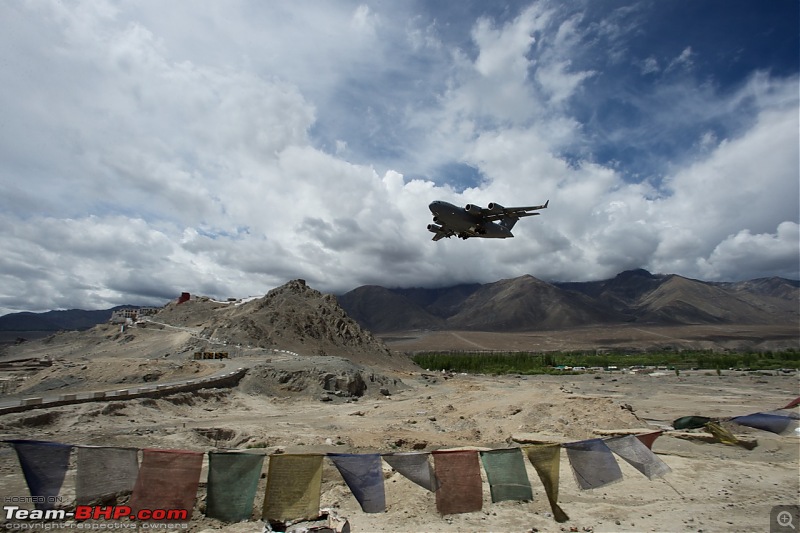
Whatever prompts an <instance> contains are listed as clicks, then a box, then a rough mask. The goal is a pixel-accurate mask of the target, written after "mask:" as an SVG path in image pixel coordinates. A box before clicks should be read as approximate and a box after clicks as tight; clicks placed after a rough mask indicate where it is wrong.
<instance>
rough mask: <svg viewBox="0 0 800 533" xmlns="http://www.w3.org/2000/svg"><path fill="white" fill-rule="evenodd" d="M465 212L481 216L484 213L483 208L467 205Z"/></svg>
mask: <svg viewBox="0 0 800 533" xmlns="http://www.w3.org/2000/svg"><path fill="white" fill-rule="evenodd" d="M464 210H465V211H466V212H467V213H469V214H471V215H480V214H481V213H482V212H483V208H481V207H480V206H477V205H475V204H467V205H466V206H464Z"/></svg>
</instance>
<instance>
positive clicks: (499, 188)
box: [0, 2, 800, 313]
mask: <svg viewBox="0 0 800 533" xmlns="http://www.w3.org/2000/svg"><path fill="white" fill-rule="evenodd" d="M315 5H316V6H317V8H318V9H316V10H314V9H308V10H307V9H299V8H297V9H296V8H294V7H292V6H289V5H272V4H261V3H249V2H243V3H239V4H233V5H232V6H231V7H230V8H229V9H227V8H226V9H225V10H224V11H225V12H224V13H222V12H220V11H219V10H220V8H219V7H216V6H215V5H214V4H211V5H207V6H205V7H203V8H202V9H190V10H188V11H187V10H186V9H185V7H181V5H180V4H168V5H165V6H162V8H163V9H161V8H160V9H158V10H151V9H149V8H147V6H134V5H130V4H128V5H124V4H123V5H118V4H113V3H105V2H86V3H76V4H74V5H71V6H70V7H63V6H61V5H59V4H18V3H14V4H4V5H3V6H2V7H0V10H2V13H0V30H2V31H0V60H2V61H3V62H4V65H7V66H8V68H4V69H3V70H2V71H0V97H1V98H3V101H5V102H12V103H13V105H9V106H7V110H6V112H5V114H4V120H3V121H2V122H1V123H0V185H1V186H2V195H0V222H2V223H3V226H4V227H5V228H7V230H6V231H4V232H2V233H1V234H0V246H2V248H3V250H4V254H2V255H0V286H2V289H0V313H3V312H10V311H18V310H46V309H52V308H67V307H82V308H102V307H109V306H112V305H117V304H123V303H131V304H149V303H159V302H161V301H164V300H165V299H168V298H171V297H174V296H177V295H178V294H179V293H180V292H181V291H190V292H194V293H202V294H208V295H211V296H215V297H229V296H247V295H255V294H263V293H265V292H266V291H268V290H269V289H271V288H273V287H275V286H277V285H279V284H281V283H284V282H285V281H287V280H289V279H292V278H298V277H300V278H305V279H307V280H308V282H309V283H310V284H311V285H312V286H313V287H315V288H318V289H320V290H323V291H329V292H344V291H347V290H350V289H353V288H355V287H357V286H359V285H362V284H368V283H375V284H381V285H385V286H391V287H410V286H444V285H452V284H456V283H465V282H476V281H477V282H488V281H495V280H497V279H500V278H507V277H512V276H518V275H522V274H532V275H534V276H537V277H540V278H542V279H546V280H563V281H567V280H587V279H600V278H604V277H611V276H613V275H615V274H616V273H618V272H619V271H621V270H624V269H628V268H638V267H644V268H649V269H651V270H654V271H657V272H674V273H678V274H682V275H687V276H693V277H700V278H705V279H720V280H722V279H743V278H748V277H756V276H766V275H784V276H788V277H797V276H798V273H797V271H798V266H797V255H798V254H797V242H798V239H797V232H798V225H797V223H798V205H797V198H798V181H797V175H798V160H800V157H799V156H798V142H797V140H798V124H797V123H798V119H797V117H798V98H797V94H796V87H797V78H796V77H793V78H788V79H787V78H778V77H771V76H770V75H768V74H766V73H764V72H761V73H756V74H753V75H752V76H751V77H750V78H749V79H748V81H747V82H746V83H744V84H743V85H742V86H740V87H738V88H737V89H735V90H729V91H727V92H726V93H724V94H722V93H718V92H717V91H715V90H714V88H713V87H709V86H708V85H702V84H698V85H697V86H690V85H686V84H690V83H692V82H691V81H686V80H681V81H680V84H681V85H677V84H675V85H671V86H668V85H666V84H665V85H663V86H659V87H654V88H653V89H652V90H650V92H649V93H648V94H649V95H650V96H649V98H650V99H649V100H646V99H644V97H642V99H641V100H640V101H637V102H636V105H638V106H641V107H642V108H646V107H647V106H648V105H652V103H653V102H654V101H657V102H658V103H659V106H658V109H655V108H654V109H652V111H653V112H652V115H653V117H654V118H653V119H652V121H651V122H647V123H646V124H642V125H641V126H637V127H636V129H632V128H628V127H618V128H610V129H609V135H608V137H609V138H611V139H613V142H614V143H616V145H620V146H621V145H624V144H626V143H628V144H630V145H635V144H636V143H637V142H639V141H640V140H641V137H642V135H641V132H642V131H653V130H655V129H657V128H659V127H661V128H664V127H666V126H668V129H669V131H672V132H674V131H677V129H679V128H681V127H683V126H682V125H681V124H683V123H678V122H679V121H678V119H675V118H674V117H673V116H672V115H673V114H674V110H675V109H676V108H677V109H680V110H681V113H680V114H681V117H683V118H682V119H681V120H684V121H685V122H686V123H688V122H690V118H689V117H691V116H692V113H694V114H695V116H697V115H700V116H701V118H702V120H701V122H702V125H701V126H702V127H698V128H696V131H694V130H692V132H693V136H692V138H691V139H690V140H689V141H687V145H688V146H689V147H695V148H696V150H695V151H692V150H688V151H686V152H681V153H680V157H675V158H673V160H672V163H671V167H670V171H669V172H668V173H667V174H666V175H665V176H663V179H661V180H653V179H644V180H641V179H640V180H632V179H630V177H629V176H628V175H626V174H625V173H624V172H621V171H620V170H619V169H618V168H616V167H615V166H613V165H610V164H604V163H603V162H601V161H599V160H598V158H597V157H594V156H593V154H592V151H593V150H594V149H596V148H597V146H598V145H596V144H594V143H595V141H596V140H595V138H594V135H595V134H592V133H590V132H588V131H587V125H591V124H590V123H589V122H585V121H582V119H581V117H580V116H579V115H578V114H577V113H576V112H575V106H576V102H579V101H581V100H582V99H584V98H585V97H586V95H587V94H588V93H587V86H589V85H590V84H592V83H598V81H599V78H600V77H602V75H603V71H602V69H600V68H599V67H597V66H594V67H593V66H591V65H590V62H587V60H586V56H585V54H586V50H587V46H590V45H591V46H595V44H596V43H595V42H592V43H587V41H586V39H585V34H586V28H587V24H589V22H588V21H587V20H586V19H585V15H583V14H576V13H572V12H565V11H562V10H561V9H560V8H559V5H558V4H556V3H548V2H535V3H532V4H531V5H525V6H521V7H520V9H519V10H518V11H517V12H514V13H512V14H511V15H510V16H507V17H505V18H502V19H501V18H498V17H495V16H492V15H489V14H486V13H481V14H475V15H471V14H469V13H466V14H465V15H464V17H465V18H464V19H463V20H462V21H460V23H461V24H462V26H463V27H462V28H461V29H458V28H454V27H453V26H450V25H448V22H447V21H444V20H440V19H437V18H436V16H435V13H434V14H431V13H417V12H411V11H410V8H409V7H408V6H405V5H403V6H389V5H383V4H372V3H370V2H367V3H361V4H356V3H349V2H342V3H338V2H337V3H328V2H319V3H317V4H315ZM223 14H224V15H225V16H222V15H223ZM620 16H621V15H620V13H619V12H615V13H614V14H613V17H612V16H610V18H612V19H613V20H614V24H605V25H604V24H602V23H598V22H592V24H594V25H595V26H596V27H599V28H602V29H603V31H602V32H600V33H601V34H602V35H606V36H611V35H613V48H614V50H615V59H614V61H617V62H620V63H619V64H622V63H621V62H622V61H623V59H624V58H625V57H626V53H628V52H627V51H626V50H627V49H626V47H625V46H624V38H623V37H624V35H625V31H626V30H625V28H626V27H631V26H632V23H631V22H630V21H628V22H627V23H626V25H623V24H621V22H620V20H621V19H620V18H619V17H620ZM626 16H628V15H626ZM615 17H616V18H615ZM181 21H183V22H181ZM197 27H201V28H204V31H203V32H202V34H203V38H202V39H198V36H197V31H195V30H194V28H197ZM612 29H613V31H612ZM454 35H455V36H457V38H454ZM211 42H213V43H214V45H213V46H211V45H210V44H209V43H211ZM636 57H648V58H653V62H651V61H650V59H647V60H645V62H644V63H641V62H640V63H638V64H637V63H636V59H635V58H633V57H631V58H630V63H631V65H633V68H635V69H636V70H637V71H638V72H639V73H640V74H641V73H645V74H650V75H651V76H652V75H653V74H658V72H657V70H656V69H657V67H658V64H657V62H655V59H654V58H655V56H654V55H648V54H647V53H644V55H642V54H639V55H637V56H636ZM694 59H695V52H693V51H692V48H691V47H689V46H687V47H685V48H684V53H682V54H680V55H679V56H678V57H677V58H675V59H674V61H672V63H673V64H675V66H676V67H677V65H678V64H681V65H683V66H687V65H689V64H690V63H691V62H692V61H693V60H694ZM690 89H697V90H690ZM653 95H655V96H653ZM687 95H689V96H687ZM670 106H672V107H671V108H670ZM659 121H661V123H660V125H659V124H658V122H659ZM733 123H735V124H736V127H735V128H734V127H712V126H719V124H723V125H729V124H733ZM676 124H677V125H676ZM639 128H641V129H639ZM680 131H684V129H681V130H680ZM568 148H570V149H572V148H575V150H576V151H575V152H574V154H577V155H574V154H573V155H572V156H567V155H565V150H567V149H568ZM448 164H455V165H462V167H457V168H465V167H467V166H468V167H469V168H472V169H474V170H475V174H476V175H477V176H480V178H479V181H461V182H459V181H458V180H452V179H444V178H443V177H442V176H441V175H440V174H438V170H437V169H439V168H442V166H443V165H448ZM434 199H442V200H447V201H451V202H454V203H457V204H466V203H478V204H482V205H485V204H486V203H488V202H491V201H494V202H499V203H502V204H504V205H518V204H521V205H532V204H539V203H543V202H544V201H545V200H548V199H549V200H550V201H551V203H550V208H549V209H547V210H545V211H543V213H542V215H541V216H538V217H532V218H529V219H525V220H522V221H521V222H520V223H519V224H517V226H515V228H514V233H515V235H516V238H515V239H513V240H511V241H494V240H480V239H470V240H468V241H461V240H458V239H452V240H443V241H439V242H436V243H433V242H431V241H430V238H431V234H430V233H428V232H427V231H426V230H425V226H426V224H428V223H429V221H430V213H429V211H428V208H427V205H428V203H429V202H430V201H432V200H434Z"/></svg>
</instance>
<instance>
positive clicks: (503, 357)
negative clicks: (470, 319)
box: [412, 350, 800, 374]
mask: <svg viewBox="0 0 800 533" xmlns="http://www.w3.org/2000/svg"><path fill="white" fill-rule="evenodd" d="M412 360H413V361H414V362H415V363H416V364H418V365H419V366H421V367H423V368H427V369H430V370H445V371H450V372H465V373H468V374H560V373H561V374H563V373H573V372H572V369H574V368H576V367H584V368H604V369H608V368H610V367H617V368H620V369H621V368H630V367H637V366H641V367H645V366H656V367H658V366H663V367H667V368H669V369H670V370H686V369H709V370H721V369H725V370H727V369H729V368H735V369H741V370H774V369H779V368H792V369H798V368H800V352H798V351H796V350H787V351H781V352H741V353H740V352H714V351H711V350H685V351H679V352H677V351H660V352H650V353H636V354H630V353H614V352H608V353H602V354H598V353H587V352H455V351H453V352H420V353H417V354H414V355H413V356H412Z"/></svg>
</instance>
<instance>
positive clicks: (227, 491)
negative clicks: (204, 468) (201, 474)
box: [206, 452, 264, 522]
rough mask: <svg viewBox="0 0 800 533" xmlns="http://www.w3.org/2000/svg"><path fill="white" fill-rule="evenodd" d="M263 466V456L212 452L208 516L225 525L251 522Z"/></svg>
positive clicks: (209, 470)
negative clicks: (244, 521)
mask: <svg viewBox="0 0 800 533" xmlns="http://www.w3.org/2000/svg"><path fill="white" fill-rule="evenodd" d="M263 464H264V456H263V455H262V454H254V453H237V452H233V453H226V452H209V453H208V498H207V505H206V515H207V516H210V517H212V518H218V519H219V520H223V521H225V522H239V521H241V520H249V519H250V516H251V515H252V514H253V500H254V499H255V497H256V489H257V488H258V480H259V479H260V477H261V467H262V466H263Z"/></svg>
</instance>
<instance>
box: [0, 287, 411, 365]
mask: <svg viewBox="0 0 800 533" xmlns="http://www.w3.org/2000/svg"><path fill="white" fill-rule="evenodd" d="M263 349H276V350H286V351H289V352H294V353H296V354H299V355H301V356H338V357H340V358H344V359H347V360H349V361H351V362H353V363H358V364H361V365H366V366H371V367H372V366H374V367H382V368H396V369H403V368H405V367H408V366H409V365H410V364H409V363H408V361H407V360H405V359H403V358H399V357H397V356H393V355H392V354H391V353H390V351H389V350H388V349H387V348H386V346H385V345H384V344H383V343H382V342H381V341H380V340H378V339H376V338H375V337H373V336H372V334H371V333H370V332H369V331H366V330H365V329H363V328H362V327H361V326H360V325H359V324H358V322H356V321H355V320H353V319H351V318H350V317H349V316H347V313H345V311H344V310H343V309H342V308H341V307H340V306H339V304H338V302H337V301H336V298H335V297H334V296H332V295H324V294H322V293H320V292H319V291H317V290H314V289H312V288H310V287H308V286H307V285H306V284H305V282H304V281H302V280H294V281H290V282H289V283H286V284H285V285H282V286H280V287H278V288H276V289H273V290H271V291H269V293H267V294H266V295H265V296H263V297H261V298H257V299H252V300H249V301H245V302H219V301H214V300H212V299H209V298H205V297H197V298H192V299H190V300H189V301H186V302H183V303H181V304H178V303H176V302H172V303H170V304H168V305H166V306H165V307H164V308H163V309H161V310H160V311H158V312H157V313H156V314H155V315H152V316H149V317H147V318H146V320H145V321H143V322H141V323H138V324H136V325H134V326H131V327H125V328H121V327H120V326H119V325H113V324H109V323H102V324H98V325H97V326H95V327H94V328H91V329H89V330H86V331H71V332H63V333H58V334H56V335H51V336H50V337H48V338H46V339H42V340H40V341H32V342H27V343H23V345H21V346H13V347H12V346H9V347H7V351H8V352H9V353H11V354H12V355H15V356H21V355H24V353H23V352H26V353H30V355H31V356H43V355H47V356H48V357H50V358H53V359H56V358H61V357H65V358H71V357H74V356H80V357H81V358H96V357H100V358H102V357H109V356H117V357H143V358H156V357H157V358H167V359H168V360H170V359H174V358H179V359H186V358H187V357H191V355H192V353H193V352H195V351H228V352H232V354H231V355H237V354H239V353H241V354H242V355H245V354H247V353H255V352H258V351H259V350H261V351H263ZM12 352H13V353H12Z"/></svg>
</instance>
